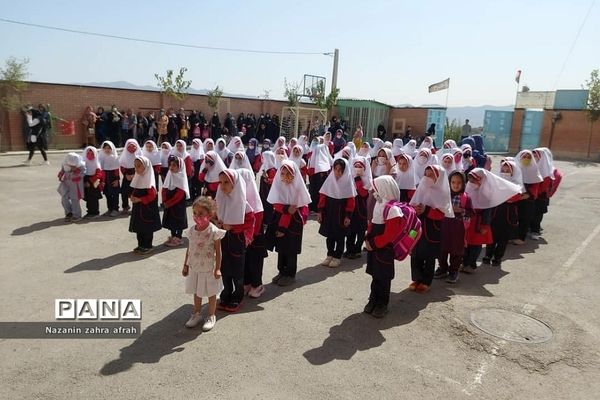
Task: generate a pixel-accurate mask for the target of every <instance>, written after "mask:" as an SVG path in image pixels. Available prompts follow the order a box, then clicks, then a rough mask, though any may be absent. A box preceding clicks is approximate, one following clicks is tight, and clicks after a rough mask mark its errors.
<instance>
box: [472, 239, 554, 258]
mask: <svg viewBox="0 0 600 400" xmlns="http://www.w3.org/2000/svg"><path fill="white" fill-rule="evenodd" d="M545 244H548V242H547V241H546V240H545V239H544V238H540V239H539V240H531V239H530V238H527V239H525V243H523V244H521V245H514V244H512V243H509V244H508V246H507V247H506V252H505V253H504V260H520V259H522V258H525V254H529V253H535V252H536V251H537V250H538V249H539V248H540V246H541V245H545ZM484 252H485V249H484V250H483V251H482V253H484Z"/></svg>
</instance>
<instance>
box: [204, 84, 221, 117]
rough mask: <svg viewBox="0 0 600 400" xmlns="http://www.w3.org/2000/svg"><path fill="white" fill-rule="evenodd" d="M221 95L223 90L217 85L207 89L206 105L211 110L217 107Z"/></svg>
mask: <svg viewBox="0 0 600 400" xmlns="http://www.w3.org/2000/svg"><path fill="white" fill-rule="evenodd" d="M221 96H223V90H222V89H220V88H219V85H217V86H216V87H215V88H214V89H213V90H209V91H208V106H209V107H210V109H211V110H212V111H213V112H215V111H216V110H217V109H218V108H219V103H220V102H221Z"/></svg>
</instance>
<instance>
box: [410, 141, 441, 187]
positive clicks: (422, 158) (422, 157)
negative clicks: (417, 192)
mask: <svg viewBox="0 0 600 400" xmlns="http://www.w3.org/2000/svg"><path fill="white" fill-rule="evenodd" d="M435 164H437V163H436V162H435V160H434V158H433V154H431V150H430V149H428V148H424V149H420V150H419V152H418V153H417V156H416V157H415V177H416V179H417V181H420V180H421V178H423V174H424V173H425V168H427V167H428V166H430V165H435Z"/></svg>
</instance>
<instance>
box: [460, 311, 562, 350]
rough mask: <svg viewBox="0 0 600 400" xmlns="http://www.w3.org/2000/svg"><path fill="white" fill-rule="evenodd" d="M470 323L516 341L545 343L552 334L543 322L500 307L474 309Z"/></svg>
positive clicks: (500, 336) (505, 338)
mask: <svg viewBox="0 0 600 400" xmlns="http://www.w3.org/2000/svg"><path fill="white" fill-rule="evenodd" d="M471 323H472V324H473V325H475V326H476V327H477V328H479V329H481V330H482V331H483V332H485V333H487V334H489V335H492V336H495V337H497V338H500V339H504V340H509V341H511V342H517V343H527V344H536V343H545V342H547V341H549V340H551V339H552V336H553V333H552V329H551V328H550V327H549V326H548V325H547V324H545V323H544V322H542V321H540V320H537V319H535V318H532V317H530V316H528V315H525V314H520V313H516V312H513V311H508V310H503V309H501V308H480V309H478V310H475V311H473V312H472V313H471Z"/></svg>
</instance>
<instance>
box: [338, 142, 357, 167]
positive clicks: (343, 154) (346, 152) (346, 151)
mask: <svg viewBox="0 0 600 400" xmlns="http://www.w3.org/2000/svg"><path fill="white" fill-rule="evenodd" d="M338 158H345V159H346V160H348V162H349V163H350V164H351V165H352V160H353V159H354V155H353V154H352V149H351V148H350V147H348V146H344V148H343V149H341V150H340V151H338V152H337V153H336V154H335V155H334V156H333V160H334V161H335V160H336V159H338Z"/></svg>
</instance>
